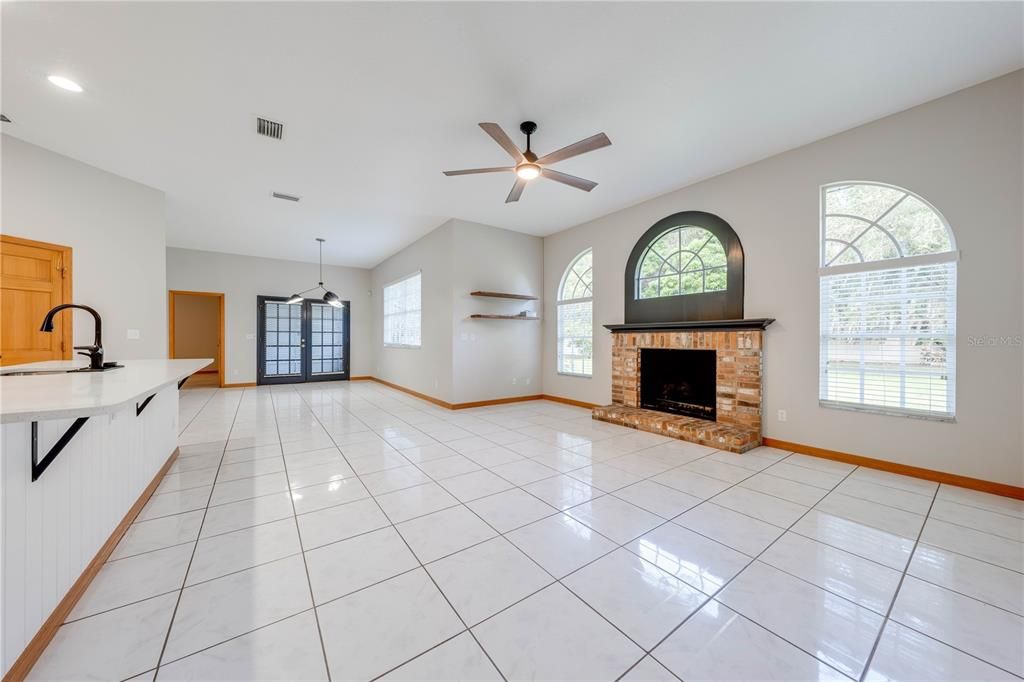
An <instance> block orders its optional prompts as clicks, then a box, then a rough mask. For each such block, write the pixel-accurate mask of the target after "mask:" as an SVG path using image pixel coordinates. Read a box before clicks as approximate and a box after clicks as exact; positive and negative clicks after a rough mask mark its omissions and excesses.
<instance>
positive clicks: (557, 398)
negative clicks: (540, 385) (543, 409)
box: [540, 393, 600, 410]
mask: <svg viewBox="0 0 1024 682" xmlns="http://www.w3.org/2000/svg"><path fill="white" fill-rule="evenodd" d="M540 399H541V400H550V401H551V402H553V403H562V404H564V405H572V406H574V407H585V408H587V409H588V410H592V409H594V408H595V407H600V405H598V404H597V403H585V402H583V401H582V400H573V399H572V398H563V397H562V396H559V395H548V394H547V393H544V394H542V395H541V396H540Z"/></svg>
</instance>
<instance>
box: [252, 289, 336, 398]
mask: <svg viewBox="0 0 1024 682" xmlns="http://www.w3.org/2000/svg"><path fill="white" fill-rule="evenodd" d="M287 300H288V299H287V297H283V296H259V297H257V299H256V321H257V325H258V328H259V333H258V343H257V351H256V383H257V384H293V383H300V382H304V381H339V380H342V379H348V376H349V374H348V357H349V310H350V308H349V302H348V301H342V302H341V303H342V305H341V307H340V308H335V307H334V306H331V305H328V304H327V303H324V302H323V301H321V300H318V299H308V298H307V299H305V300H303V301H302V302H301V303H293V304H291V305H289V304H288V303H286V301H287Z"/></svg>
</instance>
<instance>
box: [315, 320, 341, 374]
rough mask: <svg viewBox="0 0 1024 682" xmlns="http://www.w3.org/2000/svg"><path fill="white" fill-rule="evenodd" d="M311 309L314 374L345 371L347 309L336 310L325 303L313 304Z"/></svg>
mask: <svg viewBox="0 0 1024 682" xmlns="http://www.w3.org/2000/svg"><path fill="white" fill-rule="evenodd" d="M310 308H311V310H310V313H311V315H312V320H311V321H312V332H311V344H310V352H311V358H312V373H313V374H332V373H335V372H341V371H343V369H344V366H345V365H344V360H345V355H344V353H345V338H344V330H345V312H346V308H335V307H334V306H330V305H326V304H323V303H312V304H310Z"/></svg>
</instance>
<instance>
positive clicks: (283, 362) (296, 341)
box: [263, 301, 302, 377]
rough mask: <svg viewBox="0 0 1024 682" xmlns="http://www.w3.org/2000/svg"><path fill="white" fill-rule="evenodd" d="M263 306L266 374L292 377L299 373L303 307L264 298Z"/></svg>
mask: <svg viewBox="0 0 1024 682" xmlns="http://www.w3.org/2000/svg"><path fill="white" fill-rule="evenodd" d="M264 305H265V308H264V320H265V324H266V361H265V362H266V366H265V367H264V369H263V373H264V375H265V376H268V377H279V376H294V375H298V374H301V373H302V346H301V343H302V341H301V339H302V306H301V305H288V304H287V303H275V302H272V301H267V302H266V303H265V304H264Z"/></svg>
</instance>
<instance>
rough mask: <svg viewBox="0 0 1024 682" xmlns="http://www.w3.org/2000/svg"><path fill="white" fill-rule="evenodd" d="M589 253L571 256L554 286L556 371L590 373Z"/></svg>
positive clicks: (592, 359)
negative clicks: (557, 283) (556, 314)
mask: <svg viewBox="0 0 1024 682" xmlns="http://www.w3.org/2000/svg"><path fill="white" fill-rule="evenodd" d="M593 259H594V256H593V253H592V251H591V250H590V249H587V250H586V251H584V252H583V253H581V254H580V255H578V256H576V258H574V259H573V261H572V263H570V264H569V267H568V268H566V270H565V274H564V275H562V281H561V283H560V284H559V287H558V297H557V298H558V301H557V308H558V373H559V374H571V375H574V376H584V377H589V376H592V375H593V373H594V309H593V306H594V299H593V296H594V294H593Z"/></svg>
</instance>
